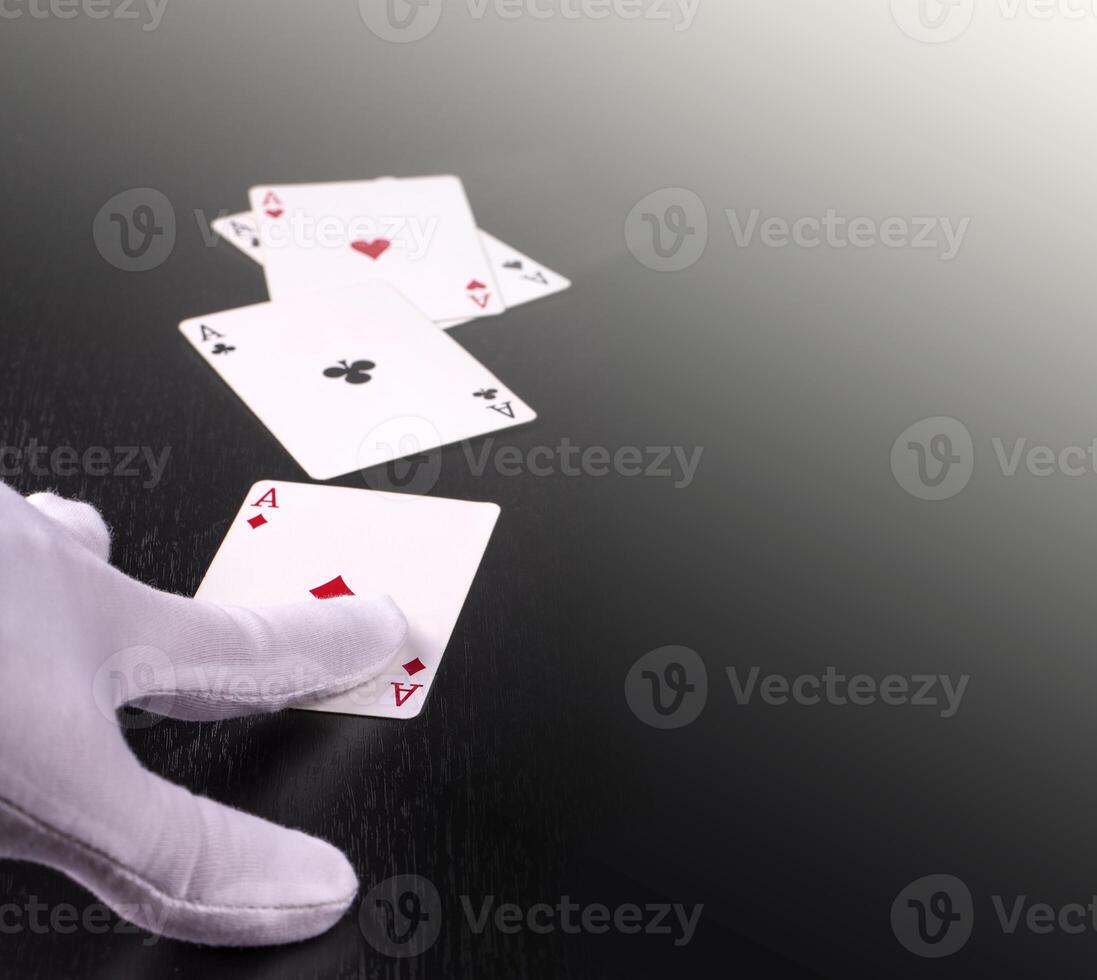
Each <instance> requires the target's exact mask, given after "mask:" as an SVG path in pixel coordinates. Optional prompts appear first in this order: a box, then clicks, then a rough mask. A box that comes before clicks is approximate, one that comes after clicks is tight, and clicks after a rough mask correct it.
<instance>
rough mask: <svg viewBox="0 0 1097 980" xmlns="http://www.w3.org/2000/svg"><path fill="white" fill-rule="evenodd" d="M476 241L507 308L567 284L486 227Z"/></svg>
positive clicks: (442, 324)
mask: <svg viewBox="0 0 1097 980" xmlns="http://www.w3.org/2000/svg"><path fill="white" fill-rule="evenodd" d="M480 241H481V242H482V243H483V245H484V251H485V252H486V253H487V257H488V261H489V262H490V263H491V268H492V270H493V271H494V272H495V281H496V282H497V283H499V290H500V292H501V293H502V296H503V302H504V303H505V304H506V306H507V309H510V307H512V306H521V305H522V304H523V303H532V302H533V301H534V300H535V299H543V298H544V297H545V296H551V295H552V294H553V293H559V292H563V290H565V289H568V288H569V287H570V286H571V282H570V281H569V280H567V279H565V278H564V277H563V276H562V275H560V274H559V273H558V272H553V271H552V270H551V269H546V268H545V267H544V266H543V265H538V264H537V263H536V262H534V261H533V259H531V258H530V257H529V256H528V255H523V254H522V253H521V252H519V251H518V249H516V248H512V247H511V246H510V245H507V244H505V243H503V242H501V241H499V239H498V238H496V237H495V236H494V235H489V234H488V233H487V232H486V231H481V232H480ZM475 319H477V317H474V316H473V317H465V318H464V319H460V320H442V321H439V323H438V326H440V327H442V328H443V329H445V330H449V329H450V327H457V326H460V325H461V324H462V323H468V322H469V321H470V320H475Z"/></svg>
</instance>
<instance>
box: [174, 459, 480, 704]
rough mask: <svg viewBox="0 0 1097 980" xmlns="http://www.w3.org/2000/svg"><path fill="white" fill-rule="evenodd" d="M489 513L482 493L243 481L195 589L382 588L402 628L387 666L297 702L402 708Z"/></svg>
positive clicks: (472, 573)
mask: <svg viewBox="0 0 1097 980" xmlns="http://www.w3.org/2000/svg"><path fill="white" fill-rule="evenodd" d="M498 516H499V508H498V506H496V505H495V504H490V503H475V502H470V501H464V500H446V499H442V498H438V497H415V496H411V495H408V494H389V493H378V492H375V491H372V490H355V489H347V488H344V487H323V486H316V485H311V484H302V483H283V482H280V481H274V480H267V481H264V482H261V483H257V484H255V486H253V487H252V488H251V490H250V491H248V495H247V497H246V498H245V500H244V504H243V506H242V507H241V509H240V512H239V514H237V516H236V518H235V520H234V521H233V522H232V525H231V526H230V528H229V531H228V534H227V535H226V537H225V540H224V542H223V543H222V545H221V548H220V549H219V550H218V552H217V555H216V556H215V557H214V559H213V562H212V563H211V565H210V567H209V570H208V571H207V572H206V577H205V579H204V580H203V581H202V584H201V586H200V587H199V589H198V592H197V594H196V596H195V598H197V599H202V600H206V601H210V602H216V603H219V604H221V605H236V606H253V607H254V606H259V607H262V606H269V605H272V604H276V603H281V602H299V601H308V600H309V599H310V597H311V598H312V599H314V600H315V601H317V602H322V601H323V600H324V599H325V598H332V597H334V596H347V595H357V596H363V597H365V596H369V595H378V594H384V595H389V596H391V597H392V599H393V600H394V601H395V602H396V604H397V605H398V606H399V607H400V609H401V610H402V611H403V613H404V616H405V617H406V618H407V621H408V637H407V640H406V641H405V643H404V646H403V647H402V648H401V650H400V652H399V653H398V654H397V656H396V658H395V660H394V661H393V663H392V666H391V667H390V669H389V671H388V673H386V674H384V675H382V676H381V677H378V678H375V679H374V680H373V681H371V682H369V683H368V684H365V685H363V686H361V687H358V688H355V689H354V690H352V691H348V692H346V693H344V694H339V695H336V696H335V697H333V698H330V699H328V700H327V701H323V702H319V703H317V704H315V705H310V706H309V707H308V708H306V709H303V710H309V711H327V712H335V713H339V714H352V715H369V716H373V717H381V718H412V717H414V716H415V715H417V714H419V712H420V711H422V709H423V705H424V702H425V701H426V697H427V694H428V693H429V691H430V688H431V685H432V684H433V683H434V679H435V677H436V675H437V671H438V666H439V664H440V662H441V660H442V655H443V654H444V653H445V651H446V646H447V645H448V643H449V640H450V637H451V635H452V633H453V629H454V626H455V625H456V623H457V618H458V616H459V615H460V612H461V608H462V606H463V605H464V602H465V598H466V596H467V595H468V592H469V589H470V588H471V586H472V582H473V579H474V578H475V577H476V571H477V569H478V568H479V566H480V561H481V559H482V558H483V555H484V552H485V550H486V549H487V545H488V540H489V539H490V538H491V533H492V530H493V528H494V527H495V522H496V520H497V519H498Z"/></svg>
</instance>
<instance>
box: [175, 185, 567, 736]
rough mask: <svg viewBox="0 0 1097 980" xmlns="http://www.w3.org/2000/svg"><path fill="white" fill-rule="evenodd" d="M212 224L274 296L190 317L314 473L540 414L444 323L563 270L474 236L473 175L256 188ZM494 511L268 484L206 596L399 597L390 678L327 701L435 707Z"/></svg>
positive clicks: (359, 709)
mask: <svg viewBox="0 0 1097 980" xmlns="http://www.w3.org/2000/svg"><path fill="white" fill-rule="evenodd" d="M250 204H251V210H250V211H249V212H244V213H241V214H234V215H229V216H226V217H223V218H220V219H218V220H217V221H214V222H213V225H212V226H213V229H214V231H216V232H217V233H218V234H220V235H221V236H223V237H224V238H225V239H226V240H227V241H229V242H231V243H232V244H233V245H235V246H237V247H238V248H239V249H240V250H241V251H242V252H244V254H246V255H248V256H249V257H250V258H252V259H254V260H255V261H256V262H258V263H259V264H260V265H261V266H262V267H263V270H264V272H265V274H266V280H267V289H268V292H269V294H270V302H266V303H259V304H257V305H255V306H247V307H243V308H240V309H234V310H224V311H221V312H217V313H207V314H204V315H202V316H198V317H193V318H191V319H188V320H185V321H184V322H183V323H181V324H180V325H179V329H180V330H181V331H182V333H183V335H184V337H186V339H187V340H188V341H190V343H191V344H192V345H193V346H194V347H195V348H196V349H197V350H198V352H199V354H200V355H201V356H202V358H203V359H204V360H205V361H206V363H208V364H209V365H210V367H212V368H213V369H214V371H216V372H217V373H218V374H219V375H220V376H221V378H222V379H223V380H224V381H225V382H226V383H227V384H228V385H229V386H230V387H231V388H232V389H233V390H234V391H235V392H236V393H237V394H238V395H239V396H240V398H241V400H242V401H243V402H244V404H245V405H247V407H248V408H250V409H251V411H252V412H253V413H254V414H255V415H256V416H257V417H258V418H259V420H260V421H261V422H262V423H263V424H264V425H265V426H266V427H267V429H269V430H270V432H271V433H272V434H273V435H274V436H275V438H276V439H278V441H279V442H280V443H281V444H282V445H283V446H284V447H285V449H286V450H287V451H288V452H289V453H290V454H291V455H292V456H293V457H294V459H296V460H297V462H298V463H299V464H300V465H301V467H302V469H304V471H305V472H306V473H307V474H308V475H309V476H310V477H312V478H313V479H315V480H329V479H333V478H335V477H338V476H342V475H345V474H347V473H351V472H354V471H355V470H365V469H368V468H370V467H374V466H380V465H383V464H386V463H390V462H392V461H393V460H396V459H399V458H401V457H404V456H410V455H415V454H419V453H423V452H428V451H430V450H432V449H436V448H438V447H440V446H445V445H448V444H450V443H454V442H459V441H461V440H465V439H471V438H474V437H476V436H480V435H484V434H487V433H491V432H496V431H499V430H501V429H506V428H510V427H512V426H516V425H522V424H523V423H526V422H530V421H532V420H533V419H535V418H536V417H537V416H536V413H535V412H534V411H533V409H531V408H530V407H529V406H528V405H527V404H526V403H525V402H523V401H522V400H521V398H519V397H518V396H517V395H516V394H515V393H514V392H512V391H511V390H510V389H509V388H508V387H507V385H506V384H505V383H504V382H503V381H501V380H500V379H499V378H497V377H496V376H495V375H494V374H492V373H491V372H490V371H489V370H488V369H487V368H485V367H484V366H483V365H482V364H480V362H479V361H477V360H476V359H475V358H474V357H472V356H471V355H470V354H469V353H468V352H466V351H465V350H464V349H463V348H462V347H461V346H460V345H459V344H458V343H457V342H456V341H455V340H454V339H453V338H452V337H451V336H450V335H449V334H447V333H446V332H445V331H446V330H447V329H449V328H451V327H454V326H457V325H458V324H463V323H468V322H469V321H470V320H475V319H479V318H480V317H494V316H498V315H499V314H501V313H503V312H504V311H505V310H506V309H507V308H508V307H510V306H517V305H519V304H523V303H528V302H530V301H532V300H535V299H538V298H540V297H544V296H548V295H551V294H552V293H557V292H560V291H562V290H564V289H567V288H568V287H569V286H570V283H569V282H568V280H566V279H565V278H563V277H562V276H560V275H558V274H556V273H555V272H552V271H550V270H548V269H546V268H544V267H543V266H540V265H538V264H537V263H535V262H534V261H533V260H532V259H530V258H529V257H528V256H526V255H523V254H522V253H520V252H517V251H515V250H514V249H513V248H510V247H509V246H507V245H504V244H503V243H502V242H500V241H499V240H498V239H496V238H493V237H492V236H490V235H488V234H487V233H486V232H482V231H480V230H479V229H478V228H477V225H476V220H475V218H474V217H473V213H472V209H471V207H470V206H469V202H468V198H467V197H466V195H465V190H464V187H463V185H462V183H461V181H460V180H459V179H458V178H456V177H450V176H442V177H418V178H411V179H397V178H393V177H384V178H381V179H377V180H370V181H357V182H349V183H331V184H292V185H277V186H262V187H255V188H252V190H251V191H250ZM497 515H498V508H497V507H496V506H495V505H494V504H482V503H469V502H465V501H454V500H439V499H436V498H429V499H428V498H423V497H413V496H410V495H393V494H384V493H373V492H370V491H366V490H348V489H342V488H334V487H318V486H308V485H303V484H291V483H274V482H270V481H268V482H266V483H263V484H257V485H256V486H255V487H254V488H253V489H252V491H251V493H250V494H249V496H248V500H247V501H246V502H245V504H244V507H243V509H242V511H241V513H240V515H239V516H238V517H237V519H236V521H235V522H234V524H233V525H232V527H231V529H230V531H229V534H228V537H227V538H226V539H225V542H224V544H223V545H222V547H221V550H220V551H219V552H218V554H217V557H216V558H215V560H214V562H213V565H212V566H211V567H210V570H209V572H208V574H207V576H206V579H205V581H204V582H203V584H202V587H201V589H200V590H199V592H198V596H199V597H200V598H203V599H209V600H213V601H217V602H221V603H228V604H235V605H266V604H269V603H271V602H277V601H281V600H285V601H293V600H296V599H301V598H304V597H305V596H307V595H308V594H311V595H313V596H314V597H315V598H317V599H318V600H320V599H324V598H328V597H330V596H334V595H350V594H354V595H364V594H369V593H376V592H380V593H387V594H389V595H391V596H392V597H393V598H394V599H395V600H396V602H397V604H398V605H400V606H401V608H402V609H403V610H404V613H405V615H406V616H407V617H408V621H409V624H410V633H409V638H408V642H407V644H406V646H405V649H404V650H402V651H401V653H400V656H398V657H397V660H396V666H395V667H394V673H393V674H392V676H390V677H384V678H381V679H379V680H378V681H377V682H376V683H374V684H371V685H367V687H365V688H360V689H358V690H357V691H352V692H349V693H348V694H345V695H341V696H340V697H338V698H335V699H333V700H332V701H331V702H327V703H325V704H324V705H321V706H318V708H317V709H316V710H326V711H339V712H348V713H352V714H363V715H377V716H382V717H411V716H413V715H416V714H418V713H419V711H420V710H421V709H422V706H423V701H424V699H425V696H426V693H427V691H429V689H430V685H431V683H432V682H433V680H434V677H435V674H436V671H437V669H438V664H439V662H440V660H441V657H442V654H443V653H444V651H445V648H446V644H447V643H448V641H449V637H450V633H451V632H452V630H453V627H454V624H455V623H456V621H457V617H458V614H459V613H460V610H461V606H462V604H463V602H464V598H465V595H466V594H467V593H468V590H469V588H470V587H471V584H472V581H473V578H474V577H475V574H476V569H477V567H478V566H479V563H480V559H481V557H482V555H483V553H484V550H485V549H486V547H487V542H488V538H489V537H490V535H491V531H492V528H493V526H494V524H495V520H496V517H497Z"/></svg>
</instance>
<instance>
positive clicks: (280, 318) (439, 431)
mask: <svg viewBox="0 0 1097 980" xmlns="http://www.w3.org/2000/svg"><path fill="white" fill-rule="evenodd" d="M179 329H180V330H181V331H182V333H183V335H184V336H185V337H186V338H187V339H188V340H189V341H190V342H191V344H193V345H194V347H195V348H196V349H197V350H198V352H199V353H200V354H201V356H202V357H203V358H204V359H205V360H206V362H207V363H208V364H209V365H210V367H212V368H213V369H214V370H215V371H216V372H217V373H218V374H219V375H221V377H222V378H223V379H224V380H225V381H226V382H227V383H228V384H229V386H230V387H232V389H233V390H234V391H235V392H236V393H237V394H238V395H239V396H240V398H241V399H242V400H243V401H244V403H245V404H246V405H247V406H248V407H249V408H250V409H251V410H252V411H253V412H254V413H255V414H256V415H257V416H258V417H259V419H260V421H262V423H263V424H264V425H265V426H266V427H267V428H268V429H269V430H270V431H271V433H272V434H273V435H274V436H275V438H276V439H278V441H279V442H281V443H282V445H283V446H285V448H286V449H287V450H288V451H289V453H290V454H291V455H292V456H293V457H294V459H296V460H297V462H298V463H300V464H301V466H302V467H303V468H304V470H305V472H306V473H308V475H309V476H311V477H312V478H313V479H315V480H330V479H332V478H333V477H336V476H341V475H343V474H345V473H350V472H353V471H354V470H362V469H368V468H369V467H371V466H378V465H380V464H382V463H387V462H389V461H391V460H394V459H400V458H402V457H404V456H409V455H412V454H417V453H423V452H427V451H428V450H431V449H434V448H437V447H439V446H445V445H448V444H449V443H452V442H459V441H460V440H463V439H471V438H474V437H476V436H479V435H484V434H485V433H488V432H495V431H498V430H500V429H506V428H510V427H512V426H515V425H521V424H523V423H525V422H530V421H532V420H533V419H535V418H536V417H537V415H536V413H535V412H534V411H533V410H532V409H531V408H530V407H529V406H528V405H526V404H525V403H524V402H523V401H521V400H520V399H519V398H518V397H517V396H516V395H514V394H513V393H512V392H510V391H509V390H508V389H507V388H506V386H505V385H504V384H503V383H502V382H501V381H499V379H498V378H496V377H495V376H494V375H493V374H491V372H489V371H488V370H487V369H486V368H485V367H484V366H483V365H482V364H480V362H479V361H477V360H476V359H475V358H474V357H472V355H471V354H469V353H467V352H466V351H465V350H464V349H463V348H462V347H461V346H460V345H459V344H458V343H456V341H454V340H452V339H451V338H450V337H449V335H448V334H446V333H445V332H444V331H442V330H439V329H438V328H437V327H436V326H435V324H434V323H432V322H431V321H430V320H428V319H426V318H425V317H424V316H423V315H422V313H420V312H419V311H418V310H417V309H416V308H415V307H414V306H412V305H411V304H410V303H409V302H408V301H407V300H406V299H404V298H403V297H402V296H401V295H400V294H399V293H398V292H396V290H395V289H393V288H392V287H391V286H387V285H385V284H384V283H367V284H365V285H360V286H352V287H350V288H349V289H339V290H335V291H332V292H325V293H314V294H311V295H308V296H300V297H296V298H293V299H288V300H285V301H283V302H279V303H260V304H258V305H256V306H246V307H243V308H241V309H236V310H226V311H224V312H221V313H212V314H208V315H206V316H201V317H196V318H193V319H190V320H186V321H184V322H183V323H181V324H180V325H179Z"/></svg>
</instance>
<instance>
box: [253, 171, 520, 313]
mask: <svg viewBox="0 0 1097 980" xmlns="http://www.w3.org/2000/svg"><path fill="white" fill-rule="evenodd" d="M250 198H251V212H252V216H253V217H254V219H255V221H256V226H257V229H258V232H259V234H258V237H259V240H260V242H261V245H262V249H263V258H264V261H263V268H264V270H265V271H266V276H267V289H268V291H269V293H270V298H271V299H272V300H281V299H286V298H288V297H292V296H299V295H302V294H304V293H309V292H316V291H321V290H328V289H332V288H337V287H339V286H347V285H351V284H353V283H361V282H387V283H390V284H391V285H393V286H395V287H396V288H397V289H399V290H400V292H401V293H403V294H404V296H406V297H407V298H408V299H409V300H410V301H411V302H412V303H414V304H415V305H416V306H417V307H419V309H421V310H422V311H423V312H424V313H425V314H426V315H427V316H428V317H429V318H430V319H431V320H453V319H459V318H460V317H464V316H470V315H476V316H486V315H494V314H497V313H502V312H503V310H504V309H505V308H506V307H505V306H504V305H503V301H502V299H501V297H500V295H499V288H498V286H497V285H496V282H495V277H494V276H493V275H492V271H491V265H490V264H489V262H488V260H487V257H486V256H485V254H484V249H483V246H482V245H481V243H480V237H479V235H478V234H477V230H476V221H475V218H473V215H472V208H470V207H469V203H468V198H467V197H466V196H465V189H464V185H463V184H462V183H461V181H460V180H459V179H458V178H457V177H452V176H441V177H415V178H408V179H397V178H394V177H384V178H381V179H379V180H369V181H354V182H346V183H333V184H288V185H279V186H264V187H253V188H252V189H251V191H250Z"/></svg>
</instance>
